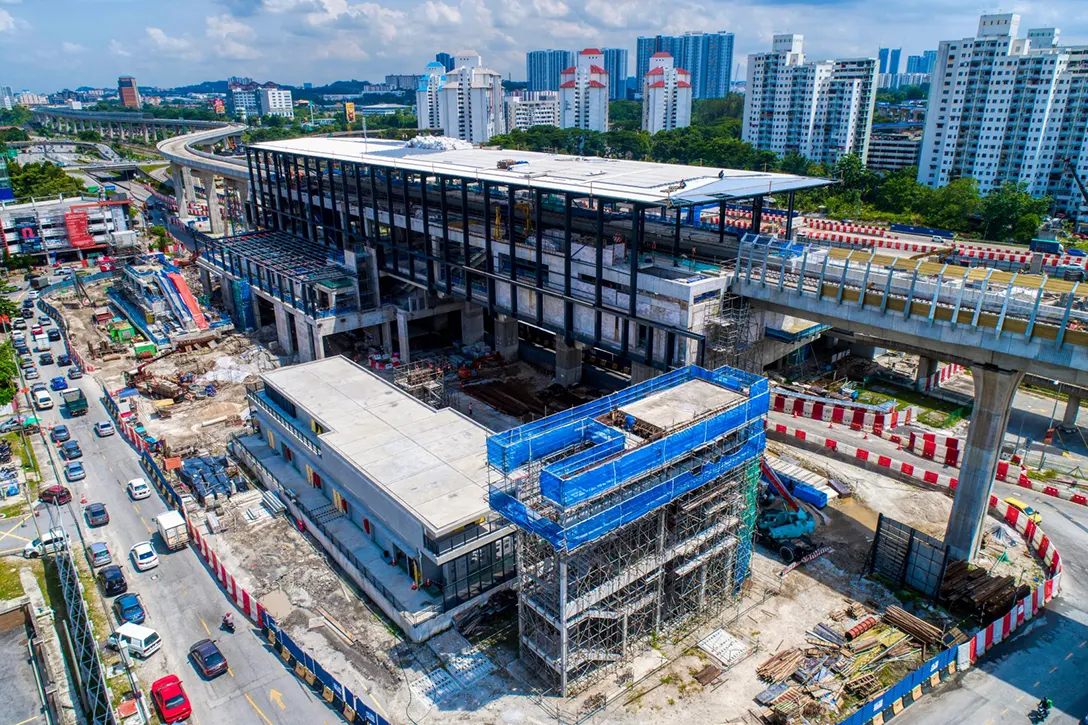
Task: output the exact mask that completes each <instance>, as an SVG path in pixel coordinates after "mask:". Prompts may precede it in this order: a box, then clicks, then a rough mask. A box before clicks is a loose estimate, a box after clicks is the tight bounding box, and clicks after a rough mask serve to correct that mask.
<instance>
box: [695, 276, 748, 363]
mask: <svg viewBox="0 0 1088 725" xmlns="http://www.w3.org/2000/svg"><path fill="white" fill-rule="evenodd" d="M750 309H751V308H750V306H749V304H748V301H747V300H746V299H744V298H743V297H740V296H739V295H735V294H732V293H730V292H726V291H725V290H723V291H722V294H721V297H720V298H719V299H718V308H717V310H714V311H712V312H711V311H708V312H707V315H706V318H705V322H704V324H703V335H704V336H705V337H706V353H705V364H706V367H708V368H717V367H721V366H723V365H728V366H729V367H732V368H737V369H738V370H744V371H746V372H756V373H758V372H759V371H758V370H752V360H751V357H752V356H751V352H752V333H751V324H752V323H751V319H750V315H749V311H750Z"/></svg>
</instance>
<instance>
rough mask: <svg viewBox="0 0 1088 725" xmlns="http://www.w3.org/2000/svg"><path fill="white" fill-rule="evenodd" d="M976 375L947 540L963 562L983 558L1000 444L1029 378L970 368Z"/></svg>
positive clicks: (1016, 373)
mask: <svg viewBox="0 0 1088 725" xmlns="http://www.w3.org/2000/svg"><path fill="white" fill-rule="evenodd" d="M971 375H972V377H973V378H974V381H975V405H974V408H973V410H972V412H971V426H970V428H969V429H968V431H967V442H966V445H965V446H964V451H963V463H962V465H961V467H960V477H959V483H958V485H957V486H956V494H955V498H954V499H953V500H952V513H951V515H950V516H949V517H948V529H947V531H946V532H945V536H944V541H945V543H946V544H948V546H949V548H950V549H951V552H952V555H953V556H955V557H957V558H960V559H963V560H964V561H970V560H971V559H973V558H974V556H975V554H977V553H978V547H979V543H980V541H981V540H982V524H983V522H984V521H985V520H986V512H987V511H988V510H989V507H990V493H991V491H992V490H993V486H994V475H995V474H996V473H997V462H998V457H999V454H1000V452H1001V441H1003V440H1005V429H1006V428H1007V427H1008V424H1009V411H1010V410H1011V408H1012V399H1013V396H1015V395H1016V388H1017V387H1018V386H1019V385H1020V381H1021V380H1022V379H1023V377H1024V373H1023V372H1022V371H1012V370H1000V369H997V368H993V367H988V366H983V365H975V366H972V367H971Z"/></svg>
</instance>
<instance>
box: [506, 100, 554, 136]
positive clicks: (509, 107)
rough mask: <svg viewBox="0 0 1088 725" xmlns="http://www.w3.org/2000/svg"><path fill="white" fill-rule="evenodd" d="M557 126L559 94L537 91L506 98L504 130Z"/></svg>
mask: <svg viewBox="0 0 1088 725" xmlns="http://www.w3.org/2000/svg"><path fill="white" fill-rule="evenodd" d="M533 126H557V127H558V126H559V92H558V91H537V92H534V93H528V94H525V95H522V96H507V98H506V130H507V132H509V131H513V130H514V129H518V130H520V131H524V130H525V129H527V128H532V127H533Z"/></svg>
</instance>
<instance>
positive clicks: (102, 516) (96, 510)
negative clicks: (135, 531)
mask: <svg viewBox="0 0 1088 725" xmlns="http://www.w3.org/2000/svg"><path fill="white" fill-rule="evenodd" d="M83 511H84V513H86V514H87V525H88V526H105V525H106V524H108V523H109V522H110V512H109V511H107V510H106V504H104V503H89V504H87V508H85V509H83Z"/></svg>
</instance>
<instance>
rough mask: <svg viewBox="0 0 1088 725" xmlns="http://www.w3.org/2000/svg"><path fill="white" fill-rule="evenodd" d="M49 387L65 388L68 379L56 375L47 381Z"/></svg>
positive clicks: (54, 388)
mask: <svg viewBox="0 0 1088 725" xmlns="http://www.w3.org/2000/svg"><path fill="white" fill-rule="evenodd" d="M49 387H50V389H52V390H67V389H68V381H67V380H65V379H64V378H62V377H60V376H59V375H58V376H57V377H55V378H53V379H52V380H50V381H49Z"/></svg>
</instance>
